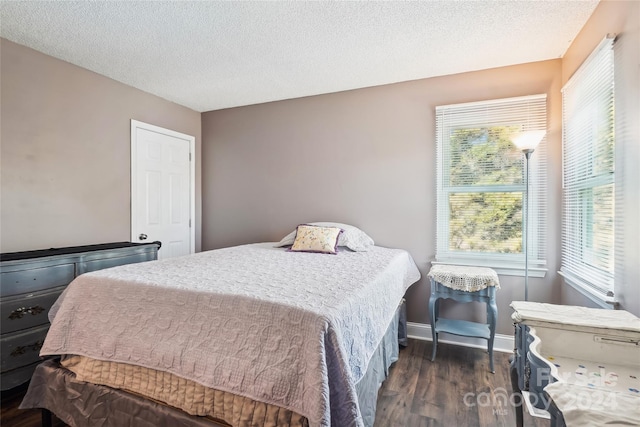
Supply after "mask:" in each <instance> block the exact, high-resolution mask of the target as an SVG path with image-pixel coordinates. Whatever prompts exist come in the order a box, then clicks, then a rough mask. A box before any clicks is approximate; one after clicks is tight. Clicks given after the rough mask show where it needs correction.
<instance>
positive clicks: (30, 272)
mask: <svg viewBox="0 0 640 427" xmlns="http://www.w3.org/2000/svg"><path fill="white" fill-rule="evenodd" d="M7 270H8V268H7V269H5V268H3V271H2V273H0V296H2V297H7V296H10V295H16V294H26V293H29V292H34V291H41V290H44V289H49V288H55V287H58V286H66V285H68V284H69V283H70V282H71V281H72V280H73V278H74V277H75V271H76V268H75V264H58V265H52V266H48V267H40V268H27V269H20V270H15V271H7Z"/></svg>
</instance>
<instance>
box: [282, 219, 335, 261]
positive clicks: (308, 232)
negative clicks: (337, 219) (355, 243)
mask: <svg viewBox="0 0 640 427" xmlns="http://www.w3.org/2000/svg"><path fill="white" fill-rule="evenodd" d="M340 233H342V229H340V228H338V227H319V226H315V225H308V224H301V225H299V226H298V227H297V228H296V238H295V239H294V241H293V245H292V246H291V249H289V250H290V251H293V252H318V253H323V254H335V253H337V252H338V237H339V236H340Z"/></svg>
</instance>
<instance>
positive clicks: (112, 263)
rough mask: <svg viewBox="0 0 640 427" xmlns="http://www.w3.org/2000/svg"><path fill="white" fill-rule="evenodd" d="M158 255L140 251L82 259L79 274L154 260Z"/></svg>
mask: <svg viewBox="0 0 640 427" xmlns="http://www.w3.org/2000/svg"><path fill="white" fill-rule="evenodd" d="M156 258H157V255H156V254H155V253H152V252H140V253H135V254H127V255H123V256H112V257H105V258H101V259H94V260H90V259H89V260H82V261H81V262H79V263H78V275H80V274H84V273H89V272H91V271H96V270H102V269H104V268H111V267H117V266H119V265H125V264H135V263H138V262H145V261H152V260H155V259H156Z"/></svg>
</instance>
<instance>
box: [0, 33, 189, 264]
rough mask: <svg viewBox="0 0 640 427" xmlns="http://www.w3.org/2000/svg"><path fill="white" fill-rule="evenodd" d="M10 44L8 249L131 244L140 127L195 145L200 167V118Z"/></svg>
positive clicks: (5, 191)
mask: <svg viewBox="0 0 640 427" xmlns="http://www.w3.org/2000/svg"><path fill="white" fill-rule="evenodd" d="M0 43H1V44H0V52H1V61H2V62H1V90H2V92H1V100H2V104H1V121H2V122H1V124H2V131H1V134H0V138H1V141H0V144H1V149H0V155H1V166H2V171H1V187H0V197H1V199H0V202H1V211H0V227H1V228H0V250H1V251H2V252H13V251H21V250H30V249H41V248H49V247H62V246H70V245H81V244H92V243H104V242H114V241H128V240H130V184H129V180H130V120H131V119H136V120H140V121H143V122H146V123H151V124H154V125H157V126H161V127H165V128H169V129H173V130H176V131H178V132H183V133H186V134H189V135H193V136H195V137H196V159H197V160H199V159H200V155H199V153H200V147H201V144H200V141H201V123H200V120H201V116H200V113H198V112H196V111H193V110H190V109H188V108H186V107H182V106H180V105H177V104H174V103H171V102H169V101H166V100H164V99H161V98H159V97H156V96H154V95H150V94H148V93H145V92H142V91H140V90H137V89H134V88H132V87H129V86H126V85H124V84H121V83H118V82H116V81H114V80H111V79H109V78H107V77H104V76H101V75H99V74H96V73H93V72H91V71H88V70H86V69H83V68H79V67H77V66H75V65H71V64H69V63H67V62H64V61H60V60H58V59H55V58H52V57H50V56H47V55H44V54H42V53H39V52H36V51H34V50H32V49H29V48H26V47H24V46H20V45H17V44H15V43H12V42H10V41H7V40H5V39H1V40H0ZM200 176H201V173H200V162H199V161H198V162H197V165H196V194H197V197H196V199H197V200H196V216H197V218H196V225H197V228H196V230H200V227H199V222H200V211H201V203H200V197H199V195H200V181H201V179H200ZM196 234H197V242H196V247H197V248H199V247H200V234H199V233H196Z"/></svg>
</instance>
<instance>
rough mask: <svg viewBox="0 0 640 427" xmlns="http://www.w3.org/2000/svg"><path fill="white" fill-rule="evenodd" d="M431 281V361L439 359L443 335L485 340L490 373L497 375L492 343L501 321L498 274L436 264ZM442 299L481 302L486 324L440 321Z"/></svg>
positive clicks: (478, 269)
mask: <svg viewBox="0 0 640 427" xmlns="http://www.w3.org/2000/svg"><path fill="white" fill-rule="evenodd" d="M428 277H429V279H430V280H431V298H429V313H430V318H431V335H432V337H433V352H432V354H431V360H432V361H433V360H435V358H436V350H437V348H438V334H439V333H440V332H445V333H449V334H454V335H461V336H466V337H475V338H483V339H486V340H487V350H488V352H489V367H490V370H491V372H495V370H494V369H493V340H494V338H495V335H496V320H497V318H498V307H497V305H496V290H497V289H499V288H500V282H499V280H498V275H497V274H496V272H495V271H494V270H492V269H490V268H483V267H468V266H460V265H442V264H436V265H433V266H432V267H431V270H430V271H429V274H428ZM441 298H449V299H452V300H455V301H458V302H471V301H480V302H484V303H486V304H487V323H478V322H469V321H466V320H453V319H445V318H439V316H438V314H439V313H438V305H439V304H438V300H439V299H441Z"/></svg>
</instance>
